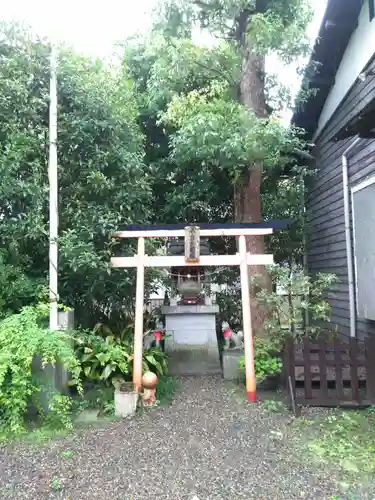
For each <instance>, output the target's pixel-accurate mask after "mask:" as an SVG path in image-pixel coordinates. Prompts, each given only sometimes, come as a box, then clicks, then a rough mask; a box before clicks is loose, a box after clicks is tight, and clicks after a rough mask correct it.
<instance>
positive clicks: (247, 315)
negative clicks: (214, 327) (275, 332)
mask: <svg viewBox="0 0 375 500" xmlns="http://www.w3.org/2000/svg"><path fill="white" fill-rule="evenodd" d="M238 239H239V245H238V246H239V253H240V258H241V262H240V272H241V295H242V320H243V334H244V344H245V375H246V396H247V401H248V402H249V403H253V402H255V401H256V380H255V370H254V343H253V328H252V325H251V310H250V286H249V270H248V266H247V258H246V257H247V256H246V237H245V236H244V235H241V236H239V238H238Z"/></svg>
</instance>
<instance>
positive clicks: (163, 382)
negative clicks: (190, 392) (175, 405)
mask: <svg viewBox="0 0 375 500" xmlns="http://www.w3.org/2000/svg"><path fill="white" fill-rule="evenodd" d="M179 386H180V384H179V380H178V378H176V377H167V376H166V375H161V376H160V377H159V381H158V385H157V388H156V398H157V400H158V401H159V402H160V404H161V405H170V404H171V403H172V401H173V396H174V394H175V393H176V392H177V390H178V388H179Z"/></svg>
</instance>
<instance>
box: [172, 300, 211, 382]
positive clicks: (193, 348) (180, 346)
mask: <svg viewBox="0 0 375 500" xmlns="http://www.w3.org/2000/svg"><path fill="white" fill-rule="evenodd" d="M218 310H219V308H218V306H216V305H214V306H207V305H197V306H188V305H186V306H185V305H184V306H167V307H164V308H163V313H164V314H165V320H166V325H165V326H166V334H167V338H166V339H165V350H166V352H167V353H168V355H169V371H170V373H171V374H174V375H198V374H199V375H204V374H211V373H220V372H221V365H220V358H219V349H218V344H217V335H216V319H215V315H216V313H217V312H218Z"/></svg>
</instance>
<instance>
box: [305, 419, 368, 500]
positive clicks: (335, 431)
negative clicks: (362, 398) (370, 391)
mask: <svg viewBox="0 0 375 500" xmlns="http://www.w3.org/2000/svg"><path fill="white" fill-rule="evenodd" d="M296 425H297V431H298V441H299V444H300V445H301V446H302V448H303V454H304V455H305V456H306V458H307V459H308V460H309V461H310V463H314V464H316V465H317V466H319V467H321V468H324V469H325V470H329V471H332V473H334V476H335V477H336V478H337V483H338V485H339V486H340V489H341V490H345V491H348V492H349V490H352V489H353V488H354V489H355V490H357V489H358V488H357V486H359V485H361V484H362V487H363V485H365V484H366V483H368V481H370V480H371V479H373V478H374V477H375V411H374V410H356V411H354V410H346V411H340V410H332V411H331V412H330V413H329V414H328V415H327V414H326V415H324V416H318V417H315V418H314V419H308V418H307V419H301V420H298V421H297V422H296ZM361 489H362V488H361ZM338 498H340V497H338ZM350 498H352V497H350ZM353 498H357V497H355V496H353ZM358 498H367V497H362V496H361V497H358Z"/></svg>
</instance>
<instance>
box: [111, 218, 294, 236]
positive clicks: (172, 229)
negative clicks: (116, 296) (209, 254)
mask: <svg viewBox="0 0 375 500" xmlns="http://www.w3.org/2000/svg"><path fill="white" fill-rule="evenodd" d="M289 224H290V222H289V221H285V220H272V221H267V222H260V223H249V224H246V223H243V224H242V223H234V224H206V223H198V222H195V223H185V224H156V225H129V226H123V227H119V229H118V230H117V231H116V232H114V233H113V236H114V237H116V238H141V237H142V238H169V237H172V238H173V237H178V236H184V234H185V228H186V227H188V226H195V227H199V230H200V234H201V236H212V237H214V236H241V235H243V236H262V235H266V234H272V233H273V231H274V230H275V229H276V230H277V229H285V228H286V227H287V226H288V225H289Z"/></svg>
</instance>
